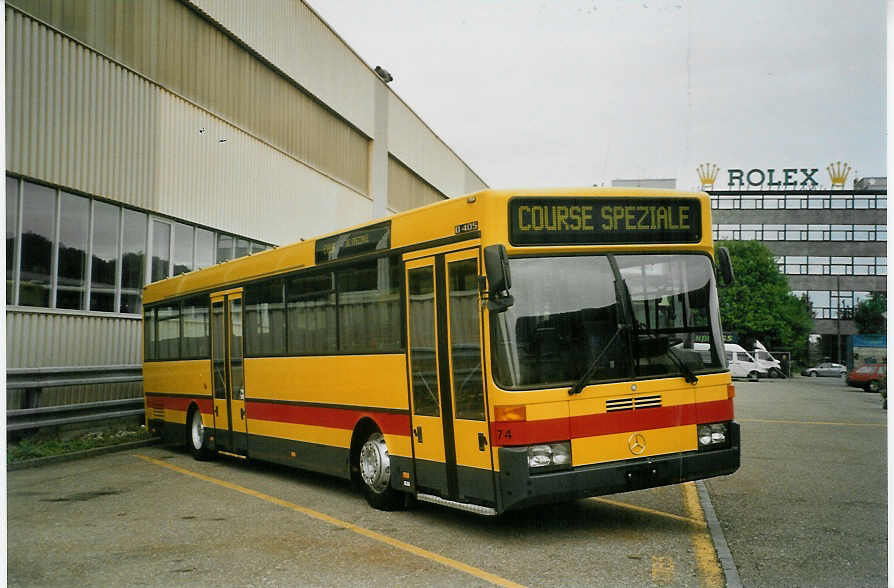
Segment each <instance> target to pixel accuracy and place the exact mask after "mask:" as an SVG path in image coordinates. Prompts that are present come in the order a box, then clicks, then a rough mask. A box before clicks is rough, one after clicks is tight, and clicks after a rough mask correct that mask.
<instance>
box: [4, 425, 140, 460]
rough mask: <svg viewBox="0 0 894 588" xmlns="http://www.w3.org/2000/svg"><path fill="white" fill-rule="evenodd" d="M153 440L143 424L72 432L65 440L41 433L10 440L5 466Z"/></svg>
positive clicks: (61, 437)
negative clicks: (79, 432)
mask: <svg viewBox="0 0 894 588" xmlns="http://www.w3.org/2000/svg"><path fill="white" fill-rule="evenodd" d="M69 437H70V438H69ZM151 438H152V435H150V434H149V433H148V432H147V431H146V428H145V427H144V426H143V425H119V426H117V427H114V428H108V429H105V430H103V431H89V432H84V433H82V434H80V435H78V436H76V437H71V433H67V434H66V435H65V437H63V436H62V435H61V434H59V433H54V434H51V435H47V434H38V435H34V436H31V437H26V438H23V439H20V440H18V441H10V442H9V443H8V445H7V446H6V463H16V462H20V461H26V460H29V459H37V458H40V457H51V456H55V455H62V454H65V453H74V452H77V451H86V450H88V449H96V448H98V447H108V446H109V445H120V444H122V443H130V442H133V441H142V440H144V439H151Z"/></svg>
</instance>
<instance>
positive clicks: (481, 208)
mask: <svg viewBox="0 0 894 588" xmlns="http://www.w3.org/2000/svg"><path fill="white" fill-rule="evenodd" d="M513 197H545V198H549V197H556V198H561V197H597V198H598V197H604V198H611V197H615V198H619V197H621V198H625V197H654V198H662V199H664V198H671V199H674V198H697V199H698V200H699V201H700V203H701V207H702V209H704V210H707V211H708V212H710V204H709V200H708V196H707V194H705V193H703V192H681V191H676V190H660V189H651V188H627V187H612V188H600V187H584V188H525V189H507V190H492V189H488V190H481V191H479V192H474V193H472V194H467V195H465V196H459V197H456V198H450V199H447V200H444V201H441V202H436V203H433V204H429V205H427V206H422V207H419V208H414V209H412V210H408V211H405V212H400V213H397V214H394V215H391V216H388V217H385V218H380V219H376V220H373V221H369V222H366V223H363V224H359V225H355V226H352V227H347V228H344V229H340V230H338V231H332V232H330V233H325V234H322V235H319V236H318V237H315V238H312V239H308V240H306V241H299V242H297V243H292V244H290V245H284V246H281V247H276V248H274V249H268V250H265V251H261V252H259V253H253V254H251V255H247V256H245V257H240V258H237V259H233V260H230V261H226V262H223V263H219V264H216V265H213V266H210V267H207V268H204V269H201V270H195V271H192V272H188V273H185V274H180V275H178V276H175V277H172V278H167V279H164V280H160V281H158V282H153V283H151V284H148V285H146V286H145V287H144V289H143V302H144V304H145V303H148V304H151V303H153V302H157V301H159V300H164V299H167V298H173V297H179V296H186V295H189V294H191V293H198V292H206V291H209V290H211V289H216V290H224V289H226V288H227V287H232V286H234V285H237V284H240V283H242V282H245V281H249V280H254V279H258V278H262V277H265V276H270V275H274V274H280V273H285V272H289V271H293V270H298V269H301V268H307V267H312V266H314V265H316V263H317V262H316V255H317V243H318V242H320V241H323V240H325V239H327V238H332V237H336V236H340V235H345V234H347V233H351V232H356V231H360V230H362V229H364V228H374V227H376V226H377V225H383V223H390V227H391V231H390V247H391V248H402V247H407V246H410V245H415V244H418V243H437V242H440V241H447V242H449V241H450V240H451V239H456V237H457V235H459V234H461V233H462V232H464V231H467V230H468V231H470V232H474V231H478V230H481V233H480V234H481V236H482V240H486V241H488V242H505V243H507V245H508V242H507V229H506V224H507V223H505V222H503V223H500V225H501V226H502V230H501V231H494V230H492V231H490V234H489V235H488V236H485V235H484V233H485V231H484V230H483V228H484V226H486V225H485V224H484V223H482V225H481V229H479V224H478V223H479V222H480V221H482V219H486V218H488V219H495V218H501V219H505V218H506V210H507V209H506V203H507V202H508V201H509V199H510V198H513ZM710 230H711V226H710V215H709V214H708V215H703V218H702V233H703V235H704V234H705V233H706V235H707V236H708V237H710V234H711V233H710ZM703 239H704V236H703Z"/></svg>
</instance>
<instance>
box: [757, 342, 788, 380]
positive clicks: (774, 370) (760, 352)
mask: <svg viewBox="0 0 894 588" xmlns="http://www.w3.org/2000/svg"><path fill="white" fill-rule="evenodd" d="M754 359H755V361H757V364H758V365H759V366H761V369H764V370H766V371H767V374H768V375H769V376H770V377H771V378H784V377H785V372H783V371H782V364H781V363H779V360H778V359H776V358H775V357H773V356H772V355H770V352H769V351H767V348H766V347H764V345H763V344H762V343H761V342H760V341H755V342H754Z"/></svg>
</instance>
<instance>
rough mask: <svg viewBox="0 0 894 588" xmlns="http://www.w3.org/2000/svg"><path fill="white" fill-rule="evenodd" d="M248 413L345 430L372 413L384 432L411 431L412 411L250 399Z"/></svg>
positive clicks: (263, 417)
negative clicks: (393, 412)
mask: <svg viewBox="0 0 894 588" xmlns="http://www.w3.org/2000/svg"><path fill="white" fill-rule="evenodd" d="M245 414H246V416H247V417H248V418H250V419H255V420H262V421H273V422H280V423H293V424H296V425H315V426H318V427H330V428H333V429H346V430H353V429H354V426H355V425H356V424H357V421H359V420H360V419H362V418H363V417H369V418H370V419H372V420H373V421H375V423H376V424H377V425H378V426H379V428H380V429H381V430H382V432H383V433H385V434H388V435H409V434H410V416H409V415H406V414H392V413H388V412H376V411H374V410H364V409H359V410H351V409H346V408H328V407H325V406H301V405H294V404H278V403H273V402H253V401H247V402H246V403H245Z"/></svg>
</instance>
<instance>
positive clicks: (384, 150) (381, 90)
mask: <svg viewBox="0 0 894 588" xmlns="http://www.w3.org/2000/svg"><path fill="white" fill-rule="evenodd" d="M388 94H389V92H388V87H387V86H386V85H385V82H382V81H376V89H375V98H374V100H375V104H374V106H375V124H374V132H375V136H374V137H373V141H372V153H370V166H369V171H370V182H369V183H370V186H369V188H370V189H369V194H370V196H372V199H373V218H381V217H383V216H386V215H387V214H388Z"/></svg>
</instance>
